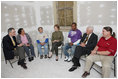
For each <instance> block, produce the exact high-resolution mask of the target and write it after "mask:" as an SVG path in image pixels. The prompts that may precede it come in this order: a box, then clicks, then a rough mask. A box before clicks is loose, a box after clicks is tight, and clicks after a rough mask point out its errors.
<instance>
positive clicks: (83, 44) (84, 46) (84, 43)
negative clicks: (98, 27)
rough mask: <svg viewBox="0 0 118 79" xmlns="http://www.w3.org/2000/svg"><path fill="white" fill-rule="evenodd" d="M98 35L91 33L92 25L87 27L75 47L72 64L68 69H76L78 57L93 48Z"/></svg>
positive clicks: (78, 64)
mask: <svg viewBox="0 0 118 79" xmlns="http://www.w3.org/2000/svg"><path fill="white" fill-rule="evenodd" d="M97 40H98V36H97V35H95V34H94V33H93V27H87V29H86V33H84V35H83V37H82V39H81V41H80V45H79V46H77V47H76V49H75V53H74V56H73V59H72V62H73V66H72V67H71V68H70V69H69V71H70V72H71V71H74V70H75V69H77V67H78V66H79V67H80V66H81V65H80V62H79V60H80V57H81V56H82V55H86V54H87V55H89V54H90V52H91V50H93V49H94V47H95V46H96V44H97Z"/></svg>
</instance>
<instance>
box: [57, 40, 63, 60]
mask: <svg viewBox="0 0 118 79" xmlns="http://www.w3.org/2000/svg"><path fill="white" fill-rule="evenodd" d="M63 46H64V43H63V42H62V44H61V46H59V47H58V49H61V57H60V58H62V54H63Z"/></svg>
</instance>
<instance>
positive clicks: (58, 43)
mask: <svg viewBox="0 0 118 79" xmlns="http://www.w3.org/2000/svg"><path fill="white" fill-rule="evenodd" d="M61 44H62V42H61V41H60V42H54V43H52V49H51V52H54V51H55V54H56V56H58V47H59V46H61Z"/></svg>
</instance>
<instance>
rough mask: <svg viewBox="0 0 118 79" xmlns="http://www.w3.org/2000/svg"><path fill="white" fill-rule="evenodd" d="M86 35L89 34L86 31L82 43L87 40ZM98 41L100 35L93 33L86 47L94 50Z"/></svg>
mask: <svg viewBox="0 0 118 79" xmlns="http://www.w3.org/2000/svg"><path fill="white" fill-rule="evenodd" d="M86 36H87V34H86V33H84V35H83V37H82V39H81V41H80V43H81V42H83V41H84V40H85V38H86ZM97 41H98V36H97V35H96V34H94V33H92V34H91V36H90V38H89V39H88V42H87V45H86V49H89V50H93V49H94V48H95V46H96V44H97Z"/></svg>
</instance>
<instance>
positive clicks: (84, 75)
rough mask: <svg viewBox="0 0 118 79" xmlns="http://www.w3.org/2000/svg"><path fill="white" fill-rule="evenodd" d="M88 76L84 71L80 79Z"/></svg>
mask: <svg viewBox="0 0 118 79" xmlns="http://www.w3.org/2000/svg"><path fill="white" fill-rule="evenodd" d="M88 75H90V73H88V72H87V71H85V72H84V73H83V75H82V78H86V77H87V76H88Z"/></svg>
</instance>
